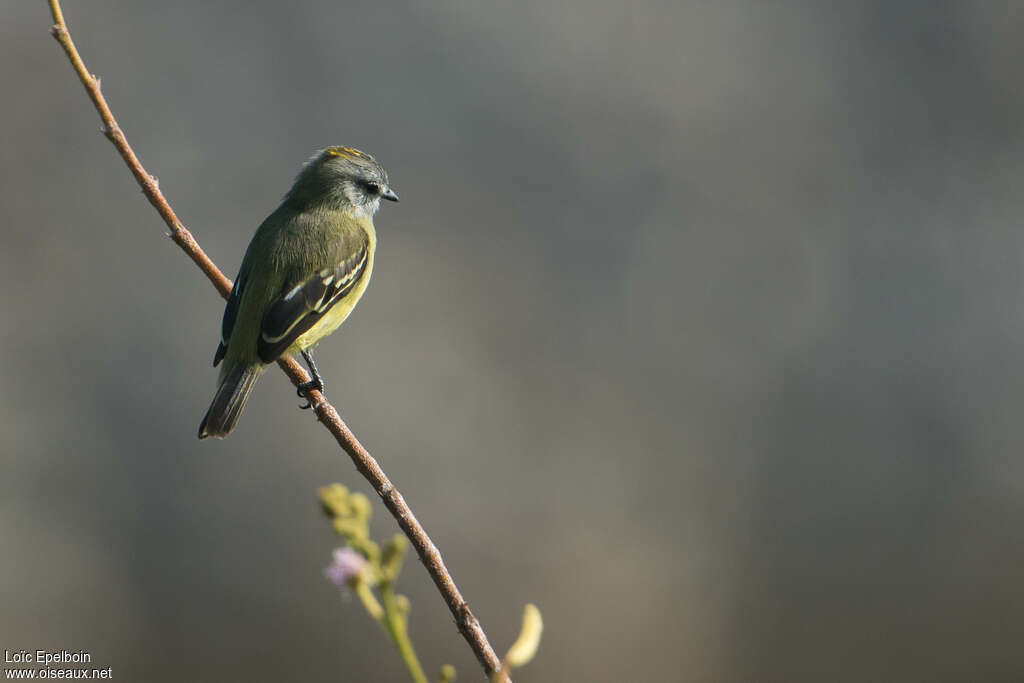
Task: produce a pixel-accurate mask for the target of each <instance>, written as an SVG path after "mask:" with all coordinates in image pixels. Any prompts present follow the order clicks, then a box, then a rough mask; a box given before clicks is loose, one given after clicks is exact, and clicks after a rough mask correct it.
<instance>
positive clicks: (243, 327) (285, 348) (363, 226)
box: [199, 147, 398, 439]
mask: <svg viewBox="0 0 1024 683" xmlns="http://www.w3.org/2000/svg"><path fill="white" fill-rule="evenodd" d="M381 199H389V200H391V201H395V202H397V201H398V195H396V194H395V193H394V191H393V190H392V189H391V187H390V186H389V185H388V174H387V173H386V172H385V171H384V168H383V167H382V166H381V165H380V164H379V163H377V161H376V159H374V158H373V157H371V156H370V155H369V154H363V153H362V152H360V151H358V150H355V149H352V148H350V147H328V148H327V149H325V150H323V151H321V152H318V153H317V154H316V155H315V156H314V157H313V158H312V159H310V160H309V161H308V162H307V163H306V165H305V166H304V167H303V168H302V170H301V171H300V172H299V175H298V177H297V178H296V179H295V184H294V185H293V186H292V189H290V190H289V191H288V194H286V195H285V197H284V199H283V200H282V201H281V205H280V206H279V207H277V209H276V210H275V211H274V212H273V213H272V214H270V215H269V216H268V217H267V218H266V220H264V221H263V224H262V225H261V226H260V227H259V229H257V230H256V234H255V235H254V236H253V238H252V241H251V242H250V243H249V248H248V249H246V251H245V258H244V259H243V260H242V267H241V268H240V269H239V271H238V277H237V278H236V279H235V284H234V287H233V288H232V290H231V296H230V297H229V298H228V303H227V307H226V308H225V309H224V322H223V324H222V327H221V340H220V345H219V346H218V347H217V353H216V354H215V355H214V357H213V364H214V366H216V365H217V364H218V363H221V362H222V361H223V363H224V364H223V366H221V369H220V378H219V380H218V381H219V385H218V388H217V394H216V395H215V396H214V397H213V402H212V403H211V404H210V409H209V410H208V411H206V417H204V418H203V422H202V424H200V425H199V438H200V439H205V438H206V437H208V436H216V437H224V436H227V435H228V433H230V432H231V430H232V429H234V427H235V424H236V423H237V422H238V417H239V415H241V414H242V408H244V407H245V401H246V399H247V398H248V397H249V392H251V391H252V388H253V386H254V385H255V383H256V380H257V379H258V378H259V376H260V375H261V374H262V373H263V370H264V369H265V368H266V366H267V364H268V363H272V362H273V361H274V360H276V359H277V358H278V357H279V356H281V355H282V354H292V353H300V354H302V357H303V358H304V359H305V360H306V363H307V365H308V366H309V371H310V374H311V376H312V380H311V381H309V382H306V383H305V384H303V385H302V386H300V387H299V395H300V396H301V395H304V393H305V392H306V391H307V390H309V389H317V390H319V391H323V389H324V382H323V379H322V378H321V377H320V373H319V372H318V371H317V368H316V364H315V363H314V362H313V357H312V356H311V355H310V349H311V348H312V347H313V346H314V345H315V344H316V343H317V342H319V341H320V340H321V339H323V338H324V337H326V336H327V335H329V334H330V333H331V332H333V331H334V330H335V329H337V328H338V326H339V325H341V323H342V322H344V321H345V318H347V317H348V315H349V313H351V312H352V309H353V308H355V305H356V302H358V301H359V297H361V296H362V295H363V291H364V290H365V289H366V285H367V283H368V282H369V281H370V273H371V272H372V271H373V252H374V249H375V248H376V246H377V234H376V232H375V231H374V229H373V214H374V213H376V211H377V209H378V208H379V206H380V200H381ZM303 407H305V408H308V407H309V402H308V401H307V403H306V405H305V406H303Z"/></svg>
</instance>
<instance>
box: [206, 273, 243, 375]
mask: <svg viewBox="0 0 1024 683" xmlns="http://www.w3.org/2000/svg"><path fill="white" fill-rule="evenodd" d="M244 286H245V271H244V270H243V271H242V272H241V273H239V274H238V277H237V278H235V284H234V286H233V287H232V288H231V294H230V296H228V305H227V306H225V307H224V320H223V321H222V322H221V325H220V344H218V345H217V352H216V353H215V354H213V367H217V364H218V363H220V362H221V361H222V360H224V354H225V353H227V352H228V342H229V341H230V340H231V330H233V329H234V328H235V318H236V317H238V303H239V302H240V301H241V300H242V288H243V287H244Z"/></svg>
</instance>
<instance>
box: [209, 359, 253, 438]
mask: <svg viewBox="0 0 1024 683" xmlns="http://www.w3.org/2000/svg"><path fill="white" fill-rule="evenodd" d="M261 374H263V368H262V367H261V366H260V365H258V364H257V365H243V364H241V363H239V364H237V365H236V366H235V367H234V368H232V369H231V371H230V372H228V373H227V375H226V376H225V377H224V381H223V382H221V383H220V386H219V387H218V388H217V394H216V395H215V396H214V397H213V403H211V404H210V409H209V410H207V411H206V417H204V418H203V422H202V424H200V425H199V438H200V439H205V438H206V437H208V436H215V437H217V438H218V439H223V438H224V437H225V436H227V435H228V434H230V433H231V430H232V429H234V428H235V424H237V423H238V418H239V416H240V415H241V414H242V408H244V407H245V402H246V400H247V399H248V398H249V392H251V391H252V388H253V386H254V385H255V384H256V380H257V379H259V376H260V375H261Z"/></svg>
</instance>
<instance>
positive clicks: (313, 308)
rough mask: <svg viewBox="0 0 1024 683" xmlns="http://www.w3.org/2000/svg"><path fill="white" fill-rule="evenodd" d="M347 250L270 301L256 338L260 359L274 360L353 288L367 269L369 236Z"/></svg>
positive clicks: (265, 361) (266, 361)
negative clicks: (337, 259)
mask: <svg viewBox="0 0 1024 683" xmlns="http://www.w3.org/2000/svg"><path fill="white" fill-rule="evenodd" d="M347 253H348V256H347V257H342V258H341V260H340V263H338V264H337V265H336V266H334V267H333V268H332V267H327V268H322V269H321V270H319V271H317V272H316V273H314V274H313V275H311V276H309V277H307V278H305V279H304V280H302V281H300V282H298V283H297V284H294V285H293V286H291V287H289V288H286V289H285V290H284V291H282V292H281V294H279V295H278V296H277V298H276V299H274V300H273V301H271V302H270V304H269V305H268V306H267V308H266V312H265V313H264V314H263V322H262V324H261V325H260V338H259V340H258V341H257V342H256V351H257V353H258V354H259V356H260V360H262V361H263V362H264V363H269V362H271V361H273V360H275V359H276V358H277V357H278V356H280V355H281V354H282V353H283V352H284V350H285V349H287V348H288V347H289V346H291V345H292V343H293V342H294V341H295V340H296V339H298V338H299V337H300V336H302V334H303V333H305V332H306V331H307V330H309V329H310V328H311V327H313V325H315V324H316V323H317V322H318V321H319V320H320V319H321V318H322V317H324V315H325V314H326V313H327V311H329V310H331V307H332V306H334V304H336V303H338V302H339V301H341V300H342V299H344V298H345V295H346V294H348V293H349V292H350V291H352V288H353V287H355V285H356V283H357V282H359V280H360V278H362V276H363V273H364V272H365V271H366V265H367V260H368V256H369V240H368V239H367V238H366V236H365V235H363V239H362V240H361V242H360V243H359V246H358V248H356V249H354V250H351V251H348V252H347Z"/></svg>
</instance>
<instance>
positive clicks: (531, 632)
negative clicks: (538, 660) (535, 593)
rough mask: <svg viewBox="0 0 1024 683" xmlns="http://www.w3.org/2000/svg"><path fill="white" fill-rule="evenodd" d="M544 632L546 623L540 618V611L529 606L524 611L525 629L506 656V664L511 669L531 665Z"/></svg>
mask: <svg viewBox="0 0 1024 683" xmlns="http://www.w3.org/2000/svg"><path fill="white" fill-rule="evenodd" d="M543 630H544V622H543V620H541V618H540V610H539V609H537V607H536V606H535V605H531V604H527V605H526V608H525V609H524V610H523V627H522V628H521V629H520V630H519V637H518V638H516V642H514V643H512V647H510V648H509V649H508V654H506V655H505V664H506V665H507V666H508V667H509V668H511V669H518V668H519V667H521V666H523V665H524V664H527V663H529V661H530V660H531V659H533V656H534V655H535V654H537V648H538V647H540V635H541V632H542V631H543Z"/></svg>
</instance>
